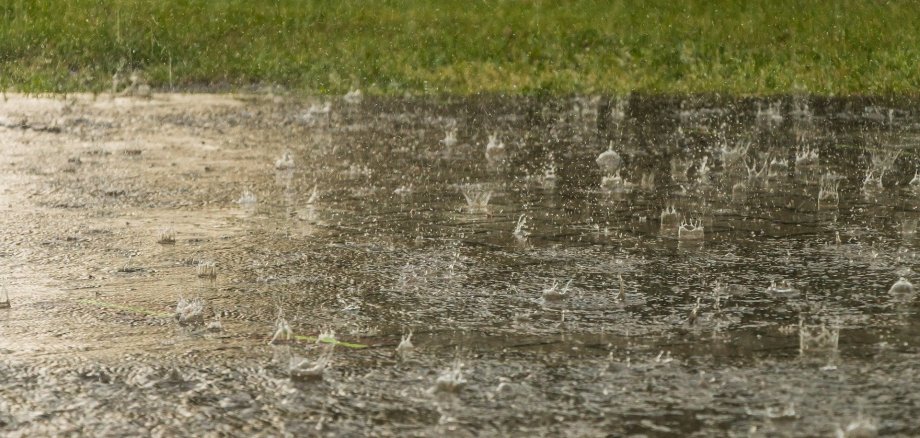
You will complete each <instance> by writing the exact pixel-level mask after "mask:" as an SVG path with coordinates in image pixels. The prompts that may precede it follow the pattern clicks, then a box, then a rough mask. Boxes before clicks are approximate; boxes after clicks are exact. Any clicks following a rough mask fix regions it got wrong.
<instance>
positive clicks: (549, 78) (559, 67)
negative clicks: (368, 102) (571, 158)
mask: <svg viewBox="0 0 920 438" xmlns="http://www.w3.org/2000/svg"><path fill="white" fill-rule="evenodd" d="M918 62H920V4H918V3H917V2H915V1H906V0H905V1H898V0H893V1H851V0H836V1H814V0H812V1H806V0H800V1H782V0H776V1H771V0H753V1H744V0H734V1H729V0H726V1H717V0H685V1H677V2H673V1H599V0H598V1H595V0H580V1H554V0H553V1H550V0H547V1H541V0H530V1H524V0H521V1H510V0H507V1H475V0H439V1H429V0H373V1H363V0H312V1H307V0H259V1H251V0H156V1H141V0H67V1H42V0H4V1H2V2H0V87H2V88H4V89H12V90H19V91H24V92H64V91H101V90H107V89H109V88H110V87H111V83H112V75H113V73H115V72H116V71H119V70H120V71H122V72H124V73H125V75H127V73H130V72H131V71H133V70H141V71H143V72H144V74H145V76H146V77H147V78H148V80H149V82H150V85H152V86H153V87H154V88H155V89H160V90H166V89H176V90H202V89H204V90H216V91H232V90H237V89H246V88H252V87H261V86H267V85H273V86H280V87H284V88H286V89H289V90H292V91H297V92H303V93H308V94H315V93H335V94H340V93H344V92H346V91H348V90H349V89H351V88H355V87H359V88H362V89H363V90H365V92H370V93H374V94H403V93H412V94H469V93H479V92H490V93H512V94H539V93H550V94H555V93H625V92H631V91H639V92H649V93H709V92H719V93H732V94H777V93H790V92H810V93H817V94H825V95H831V94H836V95H846V94H896V93H897V94H910V95H915V94H917V90H920V64H918Z"/></svg>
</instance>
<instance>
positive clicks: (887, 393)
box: [0, 95, 920, 436]
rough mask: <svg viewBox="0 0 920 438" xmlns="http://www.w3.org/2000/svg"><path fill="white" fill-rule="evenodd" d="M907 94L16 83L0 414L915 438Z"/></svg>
mask: <svg viewBox="0 0 920 438" xmlns="http://www.w3.org/2000/svg"><path fill="white" fill-rule="evenodd" d="M914 108H916V103H915V102H911V101H906V100H879V99H875V100H873V99H858V98H852V99H826V98H809V97H806V96H787V97H777V98H773V99H734V100H733V99H725V98H718V97H701V98H688V99H679V98H658V97H643V96H631V97H624V98H606V97H601V98H588V97H572V98H553V99H538V98H501V97H471V98H427V99H421V98H419V99H410V98H403V99H392V98H387V99H383V98H370V97H365V98H363V99H362V100H361V101H359V102H347V101H344V100H342V99H331V98H330V99H326V100H320V99H295V98H287V97H266V96H230V95H155V96H154V97H153V98H151V99H143V98H133V97H116V98H112V97H110V96H102V95H100V96H96V97H93V96H88V95H77V96H56V97H25V96H20V95H8V96H6V99H4V100H2V101H0V151H2V153H0V221H2V223H0V288H2V289H0V305H2V302H3V301H4V297H5V295H4V294H8V296H9V303H10V308H9V309H0V376H3V380H2V381H0V431H2V433H3V434H4V435H10V436H66V435H74V436H82V435H92V436H124V435H136V434H148V433H149V434H152V435H154V436H176V435H195V436H212V435H213V436H279V435H289V436H312V435H322V436H358V435H371V436H431V435H442V436H712V435H719V436H725V435H728V436H835V434H841V435H843V436H874V434H877V435H880V436H916V435H918V434H920V426H918V425H917V423H916V420H915V419H916V418H917V417H918V414H920V384H918V383H917V381H918V379H917V377H918V374H920V369H918V367H917V365H916V364H917V363H920V361H918V359H920V343H918V342H917V333H918V330H920V315H918V313H917V310H918V307H917V305H918V303H917V299H916V296H915V294H914V290H913V287H912V286H910V287H909V286H907V284H906V283H900V284H899V286H898V287H893V285H895V283H896V282H897V281H898V280H899V278H901V277H904V278H905V280H907V281H913V280H916V274H915V273H914V271H915V270H916V269H917V265H918V261H920V258H918V256H917V248H918V243H920V237H918V235H917V232H918V229H920V209H918V200H920V178H918V177H916V175H915V171H916V170H917V169H918V165H920V160H918V146H920V115H918V114H917V112H916V111H915V110H914ZM490 137H492V138H490ZM410 333H411V338H409V340H408V342H403V343H401V341H402V340H403V339H404V337H406V336H408V335H409V334H410ZM317 339H319V341H317ZM410 344H411V346H410ZM397 346H400V348H399V349H398V351H397ZM860 433H863V434H865V435H859V434H860Z"/></svg>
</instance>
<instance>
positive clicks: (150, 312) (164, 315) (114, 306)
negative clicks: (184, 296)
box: [78, 299, 173, 318]
mask: <svg viewBox="0 0 920 438" xmlns="http://www.w3.org/2000/svg"><path fill="white" fill-rule="evenodd" d="M78 301H79V302H81V303H83V304H89V305H90V306H95V307H102V308H106V309H115V310H121V311H123V312H130V313H137V314H140V315H147V316H155V317H157V318H169V317H171V316H173V314H172V313H166V312H156V311H153V310H147V309H143V308H140V307H134V306H125V305H123V304H115V303H108V302H105V301H99V300H90V299H81V300H78Z"/></svg>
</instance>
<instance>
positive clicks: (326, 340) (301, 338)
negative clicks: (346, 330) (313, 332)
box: [294, 335, 367, 350]
mask: <svg viewBox="0 0 920 438" xmlns="http://www.w3.org/2000/svg"><path fill="white" fill-rule="evenodd" d="M294 339H297V340H298V341H305V342H316V339H317V338H316V337H315V336H303V335H294ZM319 342H322V343H323V344H332V345H336V346H341V347H345V348H353V349H356V350H360V349H362V348H367V345H364V344H353V343H351V342H342V341H340V340H338V339H335V338H320V339H319Z"/></svg>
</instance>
